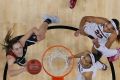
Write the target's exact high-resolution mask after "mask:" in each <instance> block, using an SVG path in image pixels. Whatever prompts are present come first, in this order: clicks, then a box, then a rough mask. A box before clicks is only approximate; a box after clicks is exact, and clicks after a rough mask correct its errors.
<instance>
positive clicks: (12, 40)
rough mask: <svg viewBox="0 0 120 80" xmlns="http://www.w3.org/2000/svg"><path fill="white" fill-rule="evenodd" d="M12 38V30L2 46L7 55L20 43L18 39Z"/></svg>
mask: <svg viewBox="0 0 120 80" xmlns="http://www.w3.org/2000/svg"><path fill="white" fill-rule="evenodd" d="M12 36H13V33H12V30H11V29H10V30H9V31H8V32H7V35H6V37H5V39H4V43H3V44H1V45H2V46H3V49H5V51H6V53H7V52H9V50H10V49H12V46H13V45H14V44H15V43H17V42H18V39H16V38H12Z"/></svg>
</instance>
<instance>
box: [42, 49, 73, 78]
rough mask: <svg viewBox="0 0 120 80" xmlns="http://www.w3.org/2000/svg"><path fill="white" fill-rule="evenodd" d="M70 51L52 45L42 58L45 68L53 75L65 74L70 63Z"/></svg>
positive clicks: (69, 67)
mask: <svg viewBox="0 0 120 80" xmlns="http://www.w3.org/2000/svg"><path fill="white" fill-rule="evenodd" d="M69 56H71V53H70V52H69V51H68V50H67V49H65V48H63V47H53V48H51V49H50V50H48V51H47V53H46V54H45V56H44V58H43V66H44V68H45V70H46V71H47V72H48V73H49V74H51V75H53V76H63V75H65V74H67V73H68V72H69V71H70V70H71V68H72V65H69V63H68V57H69Z"/></svg>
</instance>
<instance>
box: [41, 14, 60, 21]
mask: <svg viewBox="0 0 120 80" xmlns="http://www.w3.org/2000/svg"><path fill="white" fill-rule="evenodd" d="M43 19H44V20H46V19H50V20H51V21H52V23H59V22H60V19H59V18H58V17H57V16H49V15H45V16H43Z"/></svg>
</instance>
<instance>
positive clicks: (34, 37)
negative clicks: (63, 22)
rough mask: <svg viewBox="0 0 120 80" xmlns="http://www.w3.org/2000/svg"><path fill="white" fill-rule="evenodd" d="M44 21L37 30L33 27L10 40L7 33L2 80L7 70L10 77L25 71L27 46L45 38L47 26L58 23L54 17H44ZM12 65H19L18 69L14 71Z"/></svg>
mask: <svg viewBox="0 0 120 80" xmlns="http://www.w3.org/2000/svg"><path fill="white" fill-rule="evenodd" d="M44 19H45V21H44V22H43V23H42V25H41V26H40V27H39V29H37V28H36V27H33V28H32V29H31V30H30V31H28V32H27V33H26V34H24V35H20V36H17V37H14V38H12V36H11V33H12V31H11V30H9V31H8V33H7V35H6V37H5V44H3V46H4V48H5V50H6V53H7V54H6V57H7V63H6V67H5V71H4V80H6V79H5V75H6V73H7V68H8V74H9V75H10V76H15V75H18V74H20V73H22V72H24V71H25V70H26V59H25V55H26V52H27V48H28V46H30V45H33V44H35V43H36V42H39V41H41V40H43V39H44V38H45V34H46V31H47V28H48V25H49V24H51V23H57V22H58V21H59V18H58V17H56V16H45V17H44ZM14 64H18V65H20V68H19V69H15V68H14Z"/></svg>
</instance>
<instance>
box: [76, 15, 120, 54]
mask: <svg viewBox="0 0 120 80" xmlns="http://www.w3.org/2000/svg"><path fill="white" fill-rule="evenodd" d="M79 33H80V34H82V35H85V36H88V37H89V38H91V39H96V38H97V39H98V42H99V44H100V45H102V46H106V47H107V48H108V49H109V48H110V47H111V45H112V43H113V42H114V41H115V40H117V41H118V42H119V41H120V30H119V21H118V20H117V19H112V20H110V21H109V20H108V19H106V18H102V17H94V16H85V17H83V18H82V20H81V22H80V27H79V30H77V31H76V32H75V36H78V35H79ZM92 51H93V52H95V51H96V49H95V48H94V47H93V49H92Z"/></svg>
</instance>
